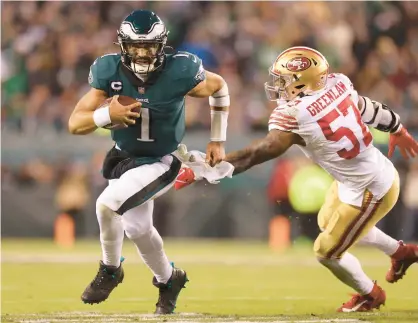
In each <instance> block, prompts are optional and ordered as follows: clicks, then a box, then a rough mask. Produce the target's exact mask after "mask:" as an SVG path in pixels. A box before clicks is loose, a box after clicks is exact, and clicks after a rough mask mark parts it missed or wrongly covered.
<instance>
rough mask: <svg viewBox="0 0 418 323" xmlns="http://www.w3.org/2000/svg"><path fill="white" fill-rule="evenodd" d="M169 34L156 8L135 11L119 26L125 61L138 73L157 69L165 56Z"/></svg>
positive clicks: (119, 40) (124, 62)
mask: <svg viewBox="0 0 418 323" xmlns="http://www.w3.org/2000/svg"><path fill="white" fill-rule="evenodd" d="M167 35H168V31H167V29H166V27H165V24H164V22H163V21H162V20H161V19H160V17H158V16H157V15H156V14H155V13H154V12H152V11H149V10H135V11H132V12H131V13H130V14H129V16H127V17H126V18H125V19H124V20H123V21H122V24H121V25H120V28H119V30H118V44H119V46H120V49H121V56H122V63H123V64H124V65H125V66H126V67H127V68H128V69H130V70H131V71H133V72H134V73H137V74H141V75H146V74H148V73H150V72H152V71H154V70H155V69H157V68H158V67H159V66H160V65H161V64H162V62H163V60H164V47H165V44H166V43H167Z"/></svg>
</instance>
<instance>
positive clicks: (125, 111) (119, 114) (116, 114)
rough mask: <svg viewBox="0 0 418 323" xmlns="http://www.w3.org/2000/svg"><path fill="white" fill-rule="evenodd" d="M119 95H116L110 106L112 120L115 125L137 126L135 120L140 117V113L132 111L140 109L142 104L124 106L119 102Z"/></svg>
mask: <svg viewBox="0 0 418 323" xmlns="http://www.w3.org/2000/svg"><path fill="white" fill-rule="evenodd" d="M118 98H119V95H114V96H113V97H112V101H110V104H109V114H110V120H111V121H112V123H114V124H124V125H126V126H128V125H131V124H135V119H136V118H139V117H140V113H138V112H135V111H132V109H135V108H139V107H140V106H141V105H142V104H141V102H136V103H133V104H130V105H127V106H124V105H122V104H120V103H119V101H118Z"/></svg>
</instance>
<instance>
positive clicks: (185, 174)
mask: <svg viewBox="0 0 418 323" xmlns="http://www.w3.org/2000/svg"><path fill="white" fill-rule="evenodd" d="M195 181H196V180H195V174H194V172H193V170H192V169H191V168H188V167H183V168H182V169H180V172H179V174H178V175H177V178H176V182H175V183H174V188H175V189H176V190H180V189H182V188H184V187H186V186H189V185H190V184H192V183H193V182H195Z"/></svg>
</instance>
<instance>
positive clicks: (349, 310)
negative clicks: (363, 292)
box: [343, 300, 367, 313]
mask: <svg viewBox="0 0 418 323" xmlns="http://www.w3.org/2000/svg"><path fill="white" fill-rule="evenodd" d="M365 303H367V300H364V301H362V302H360V303H358V304H357V305H356V306H354V307H353V308H344V307H343V312H344V313H351V312H357V310H358V309H359V308H360V307H361V306H362V305H363V304H365Z"/></svg>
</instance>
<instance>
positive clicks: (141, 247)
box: [131, 227, 173, 284]
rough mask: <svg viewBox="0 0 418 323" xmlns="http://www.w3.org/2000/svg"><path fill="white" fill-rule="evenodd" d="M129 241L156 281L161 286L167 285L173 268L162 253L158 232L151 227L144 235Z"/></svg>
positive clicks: (161, 243)
mask: <svg viewBox="0 0 418 323" xmlns="http://www.w3.org/2000/svg"><path fill="white" fill-rule="evenodd" d="M131 240H132V242H133V243H134V244H135V245H136V248H137V250H138V253H139V255H140V256H141V258H142V260H143V261H144V263H145V264H146V265H147V266H148V267H149V268H150V269H151V271H152V273H153V274H154V276H155V278H156V279H157V281H158V282H160V283H163V284H165V283H167V282H168V280H169V279H170V278H171V274H172V273H173V267H172V266H171V264H170V262H169V260H168V258H167V255H166V254H165V252H164V249H163V239H162V238H161V236H160V234H159V233H158V231H157V230H156V229H155V228H154V227H152V228H151V229H150V230H149V231H148V232H147V233H146V234H142V235H140V236H139V237H137V238H131Z"/></svg>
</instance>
